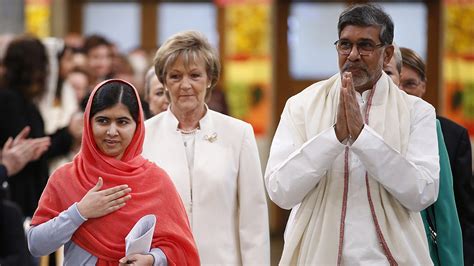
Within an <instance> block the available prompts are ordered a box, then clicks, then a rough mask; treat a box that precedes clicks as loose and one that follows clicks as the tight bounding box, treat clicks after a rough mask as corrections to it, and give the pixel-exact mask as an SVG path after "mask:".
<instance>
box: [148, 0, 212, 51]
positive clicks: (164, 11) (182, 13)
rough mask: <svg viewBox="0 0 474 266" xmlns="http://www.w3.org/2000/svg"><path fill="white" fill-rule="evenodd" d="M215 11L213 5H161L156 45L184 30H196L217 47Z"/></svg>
mask: <svg viewBox="0 0 474 266" xmlns="http://www.w3.org/2000/svg"><path fill="white" fill-rule="evenodd" d="M216 16H217V10H216V8H215V6H214V4H213V3H161V4H160V5H159V7H158V18H157V19H158V21H157V23H158V25H159V27H158V34H157V38H158V40H157V43H158V44H162V43H163V42H164V41H165V40H166V39H168V38H169V37H170V36H171V35H173V34H175V33H177V32H180V31H184V30H197V31H200V32H202V33H203V34H204V35H206V37H207V38H208V39H209V42H210V43H211V44H212V45H214V47H216V48H217V47H218V42H219V40H218V39H219V37H218V33H217V25H216V23H217V18H216Z"/></svg>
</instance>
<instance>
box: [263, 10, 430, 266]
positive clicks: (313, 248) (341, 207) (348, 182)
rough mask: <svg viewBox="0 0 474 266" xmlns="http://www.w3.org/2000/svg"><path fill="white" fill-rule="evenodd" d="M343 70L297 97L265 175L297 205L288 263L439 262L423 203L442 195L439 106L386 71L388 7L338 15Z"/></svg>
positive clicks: (284, 200) (273, 189) (273, 191)
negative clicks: (405, 88) (431, 249)
mask: <svg viewBox="0 0 474 266" xmlns="http://www.w3.org/2000/svg"><path fill="white" fill-rule="evenodd" d="M338 31H339V40H338V41H336V43H335V45H336V49H337V52H338V57H339V69H340V73H339V74H336V75H334V76H333V77H331V78H329V79H328V80H324V81H321V82H318V83H316V84H313V85H311V86H310V87H308V88H306V89H305V90H303V91H302V92H300V93H299V94H297V95H295V96H293V97H291V98H290V99H289V100H288V101H287V103H286V106H285V109H284V110H283V113H282V115H281V120H280V123H279V125H278V128H277V131H276V133H275V136H274V139H273V143H272V147H271V151H270V158H269V161H268V165H267V170H266V173H265V182H266V186H267V191H268V194H269V196H270V198H271V199H272V200H273V201H274V202H275V203H276V204H278V205H279V206H280V207H282V208H285V209H292V213H291V215H290V219H289V221H288V224H287V228H286V232H285V236H286V237H285V245H284V249H283V254H282V258H281V261H280V265H432V261H431V259H430V255H429V251H428V245H427V240H426V235H425V232H424V228H423V222H422V220H421V216H420V213H419V212H420V211H421V210H423V209H424V208H426V207H427V206H429V205H430V204H432V203H433V202H434V201H435V200H436V198H437V196H438V184H439V163H438V145H437V138H436V122H435V111H434V108H433V107H432V106H431V105H430V104H428V103H426V102H424V101H423V100H421V99H419V98H416V97H413V96H410V95H407V94H406V93H405V92H403V91H401V90H399V89H398V87H396V85H395V84H394V83H393V82H392V80H391V79H390V78H389V77H388V76H387V75H386V74H385V73H383V71H382V68H383V64H384V63H388V62H389V61H390V59H391V57H392V55H393V51H394V48H393V45H392V41H393V31H394V26H393V22H392V20H391V18H390V16H389V15H387V14H386V13H385V12H384V11H383V10H382V9H381V8H380V7H378V6H375V5H370V4H366V5H356V6H352V7H349V8H348V9H347V10H345V11H344V12H343V13H342V14H341V15H340V17H339V22H338Z"/></svg>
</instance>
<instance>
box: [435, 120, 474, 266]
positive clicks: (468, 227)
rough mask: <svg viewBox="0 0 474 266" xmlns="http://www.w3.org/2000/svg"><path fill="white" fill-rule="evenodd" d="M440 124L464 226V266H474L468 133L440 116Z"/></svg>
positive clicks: (473, 204)
mask: <svg viewBox="0 0 474 266" xmlns="http://www.w3.org/2000/svg"><path fill="white" fill-rule="evenodd" d="M438 119H439V121H440V122H441V130H442V131H443V136H444V140H445V143H446V148H447V149H448V155H449V162H450V164H451V171H452V173H453V188H454V196H455V198H456V207H457V211H458V214H459V222H460V223H461V229H462V237H463V249H464V250H463V251H464V265H469V266H472V265H474V180H473V176H472V158H471V157H472V154H471V141H470V140H469V134H468V133H467V130H466V129H465V128H464V127H462V126H460V125H458V124H456V123H455V122H453V121H451V120H449V119H446V118H444V117H441V116H438Z"/></svg>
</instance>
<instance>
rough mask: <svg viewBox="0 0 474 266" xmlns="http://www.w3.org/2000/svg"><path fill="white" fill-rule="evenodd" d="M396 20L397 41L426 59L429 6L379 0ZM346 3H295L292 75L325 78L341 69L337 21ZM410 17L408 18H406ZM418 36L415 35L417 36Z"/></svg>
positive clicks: (290, 35)
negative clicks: (338, 60) (338, 54)
mask: <svg viewBox="0 0 474 266" xmlns="http://www.w3.org/2000/svg"><path fill="white" fill-rule="evenodd" d="M379 4H380V5H381V6H382V8H383V9H384V10H385V11H386V12H387V13H388V14H390V16H391V17H392V19H393V22H394V24H395V38H394V40H395V42H396V43H397V44H398V45H399V46H405V47H409V48H411V49H413V50H415V51H417V52H418V53H420V55H421V56H422V57H423V58H424V59H426V53H427V47H426V42H427V41H426V40H427V17H426V16H427V8H426V6H425V4H424V3H407V2H404V3H379ZM345 8H346V6H345V4H343V3H292V4H291V7H290V14H289V16H288V49H289V51H288V52H289V65H290V76H291V77H292V78H293V79H324V78H328V77H330V76H331V75H333V74H334V73H336V72H338V71H339V68H338V64H337V52H336V49H335V47H334V45H333V43H334V41H336V40H337V38H338V37H337V22H338V19H339V15H340V13H341V12H342V11H343V10H344V9H345ZM407 18H408V19H407ZM414 36H416V38H414Z"/></svg>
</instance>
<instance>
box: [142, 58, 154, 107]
mask: <svg viewBox="0 0 474 266" xmlns="http://www.w3.org/2000/svg"><path fill="white" fill-rule="evenodd" d="M154 75H156V74H155V67H154V66H152V67H151V68H150V69H148V71H147V72H146V74H145V86H144V92H145V100H147V101H148V100H149V99H148V95H149V94H150V90H151V79H152V78H153V76H154Z"/></svg>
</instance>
